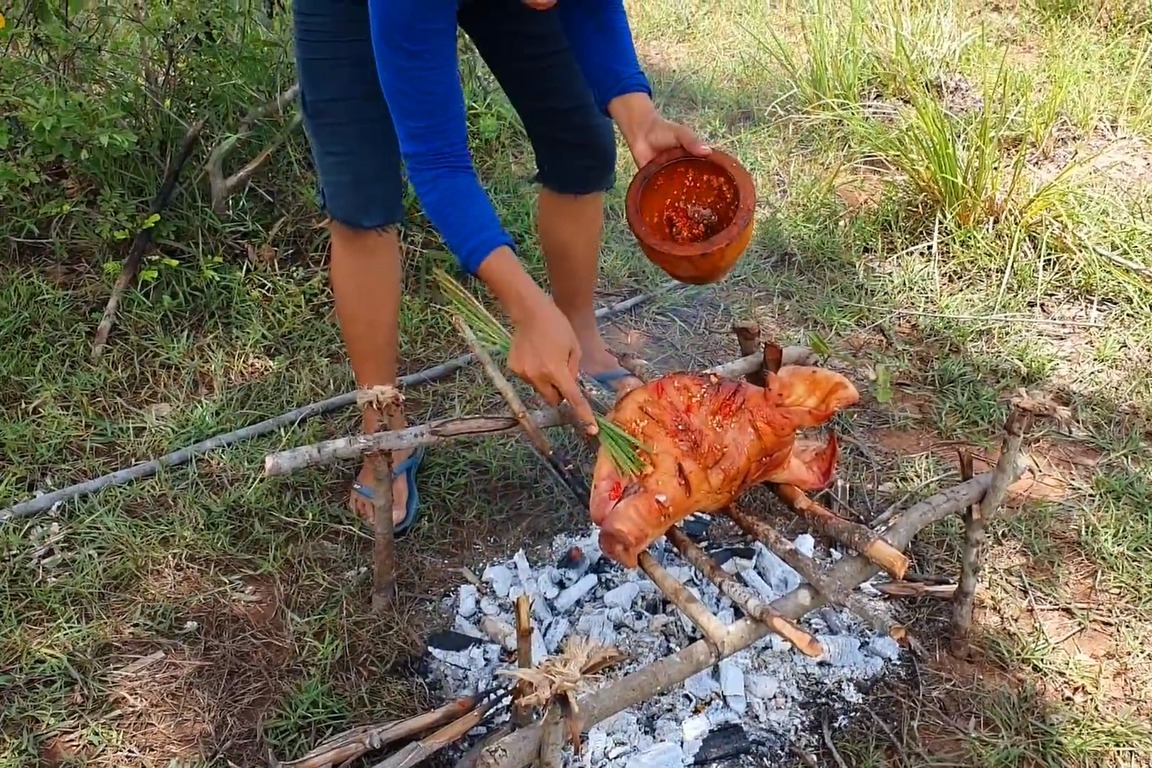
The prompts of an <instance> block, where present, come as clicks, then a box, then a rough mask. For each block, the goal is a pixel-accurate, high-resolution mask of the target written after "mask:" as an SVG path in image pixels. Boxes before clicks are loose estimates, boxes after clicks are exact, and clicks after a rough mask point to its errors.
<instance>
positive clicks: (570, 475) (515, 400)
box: [452, 315, 592, 507]
mask: <svg viewBox="0 0 1152 768" xmlns="http://www.w3.org/2000/svg"><path fill="white" fill-rule="evenodd" d="M452 322H453V323H454V324H455V325H456V329H457V330H458V331H460V334H461V335H462V336H463V337H464V341H465V342H466V343H467V344H468V348H469V349H471V350H472V354H473V355H475V356H476V359H477V360H478V361H479V362H480V365H481V367H483V368H484V372H485V373H487V374H488V378H489V379H490V380H491V381H492V385H493V386H494V387H496V391H498V392H499V393H500V395H501V396H502V397H503V398H504V402H505V403H507V404H508V408H509V410H511V411H512V415H513V416H514V417H516V422H517V423H518V424H519V425H520V428H521V429H522V430H523V431H524V435H525V437H527V438H528V441H529V442H530V443H532V445H533V447H535V448H536V450H537V451H539V452H540V455H541V456H542V457H543V458H544V461H545V463H547V465H548V468H549V469H551V470H552V473H553V474H554V475H556V477H557V479H559V480H560V482H561V483H563V484H564V487H565V488H566V489H567V490H568V492H569V493H570V494H571V495H572V496H573V497H574V498H575V500H576V504H577V505H578V506H580V507H587V505H588V497H589V495H590V494H591V493H592V491H591V489H590V488H589V487H588V484H587V483H586V482H585V481H584V477H583V475H581V474H580V473H579V472H577V471H576V465H575V464H574V463H573V462H572V460H571V459H569V458H568V457H567V456H564V455H563V454H560V453H559V452H558V451H557V450H556V449H555V448H554V447H553V445H552V441H551V440H549V439H548V436H547V435H545V434H544V430H543V429H541V428H540V426H539V425H538V424H537V423H536V422H535V421H533V420H532V418H531V416H529V413H528V408H527V407H526V406H525V405H524V401H523V400H521V399H520V395H519V394H517V393H516V388H515V387H513V386H512V382H510V381H508V379H507V378H506V377H505V376H504V374H503V373H501V372H500V368H499V367H498V366H497V365H496V361H495V360H493V359H492V356H491V355H489V354H488V351H487V350H485V349H484V347H483V346H481V344H480V340H479V339H477V338H476V334H475V333H474V332H473V331H472V329H471V328H469V327H468V323H466V322H465V321H464V319H463V318H462V317H460V316H459V315H453V316H452Z"/></svg>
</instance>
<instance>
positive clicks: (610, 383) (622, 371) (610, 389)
mask: <svg viewBox="0 0 1152 768" xmlns="http://www.w3.org/2000/svg"><path fill="white" fill-rule="evenodd" d="M629 376H632V377H635V376H636V374H634V373H632V371H629V370H628V369H627V368H613V369H611V370H608V371H601V372H600V373H589V374H588V378H590V379H592V381H594V382H596V383H597V384H599V385H600V386H601V387H603V388H604V391H605V392H607V393H608V394H610V395H612V396H615V395H616V387H615V386H614V385H615V383H616V382H617V381H619V380H620V379H626V378H628V377H629Z"/></svg>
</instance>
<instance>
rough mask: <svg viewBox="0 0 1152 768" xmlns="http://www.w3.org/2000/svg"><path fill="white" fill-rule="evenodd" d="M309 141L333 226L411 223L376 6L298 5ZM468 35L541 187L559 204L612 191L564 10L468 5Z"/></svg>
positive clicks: (479, 0) (491, 2)
mask: <svg viewBox="0 0 1152 768" xmlns="http://www.w3.org/2000/svg"><path fill="white" fill-rule="evenodd" d="M293 17H294V24H295V38H296V41H295V42H296V66H297V70H298V75H299V79H300V105H301V112H302V115H303V121H304V129H305V131H306V133H307V135H308V140H309V143H310V145H311V151H312V158H313V162H314V163H315V166H316V173H317V176H318V179H319V186H320V201H321V205H322V207H323V208H324V211H325V212H326V213H327V215H328V216H329V217H330V218H331V219H332V220H333V221H335V222H338V223H340V224H343V225H345V226H348V227H352V228H357V229H380V228H388V227H392V226H396V225H399V224H400V223H402V221H403V219H404V187H405V181H404V177H403V171H402V163H401V157H400V147H399V143H398V141H397V139H396V132H395V129H394V128H393V125H392V118H391V117H390V115H389V113H388V105H387V104H386V103H385V101H384V95H383V93H382V91H381V88H380V83H379V80H378V79H377V73H376V63H375V58H374V56H373V51H372V39H371V33H370V28H369V21H368V1H367V0H294V2H293ZM457 22H458V24H459V25H460V28H461V29H463V30H464V32H465V33H466V34H467V35H468V37H469V38H470V39H471V40H472V42H473V43H474V44H475V46H476V49H477V51H479V53H480V55H481V56H482V57H483V59H484V61H485V63H486V64H487V65H488V68H489V69H490V70H491V71H492V74H493V75H494V76H495V77H496V79H497V81H498V82H499V84H500V86H501V88H502V89H503V90H504V93H505V94H506V95H507V97H508V100H509V102H510V103H511V105H512V107H513V108H514V109H515V110H516V113H517V114H518V115H519V116H520V119H521V121H522V122H523V124H524V129H525V131H526V133H527V134H528V139H529V141H530V142H531V145H532V149H533V152H534V154H535V160H536V181H537V182H538V183H539V184H540V185H541V186H543V187H544V188H546V189H549V190H551V191H553V192H557V193H560V194H570V195H585V194H591V193H594V192H603V191H607V190H609V189H611V188H612V185H613V183H614V179H615V168H616V137H615V132H614V129H613V126H612V121H611V120H610V119H609V118H608V117H607V116H606V115H605V114H604V113H603V112H602V111H601V110H600V109H599V108H598V107H597V105H596V102H595V99H594V97H593V94H592V90H591V88H590V87H589V86H588V84H587V82H586V81H585V79H584V75H583V74H582V72H581V71H580V68H579V66H578V64H577V61H576V58H575V56H574V55H573V53H572V52H571V49H570V48H569V46H568V43H567V38H566V37H565V34H564V30H563V28H562V27H561V24H560V19H559V17H558V14H557V12H556V8H555V6H553V8H551V9H549V10H546V11H538V10H533V9H531V8H528V7H526V6H525V5H524V4H523V3H522V2H521V1H520V0H464V2H463V3H462V4H461V6H460V9H459V11H458V13H457Z"/></svg>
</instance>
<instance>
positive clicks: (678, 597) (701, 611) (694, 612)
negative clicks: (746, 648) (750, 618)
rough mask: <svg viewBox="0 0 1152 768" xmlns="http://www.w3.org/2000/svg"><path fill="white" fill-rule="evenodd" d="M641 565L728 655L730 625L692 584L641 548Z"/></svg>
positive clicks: (660, 587)
mask: <svg viewBox="0 0 1152 768" xmlns="http://www.w3.org/2000/svg"><path fill="white" fill-rule="evenodd" d="M638 562H639V565H640V569H641V570H642V571H644V573H645V574H646V575H647V576H648V578H650V579H651V580H652V582H653V583H654V584H655V585H656V586H657V587H658V588H659V589H660V591H661V592H663V593H664V596H665V597H667V598H668V600H669V601H671V603H672V604H673V605H675V606H676V607H677V608H679V609H680V611H681V612H682V613H683V614H684V615H685V616H687V617H688V620H689V621H691V622H692V623H693V624H695V625H696V628H697V629H699V630H700V634H702V635H704V639H705V640H706V641H707V642H708V643H710V644H711V645H712V646H714V647H715V648H716V653H717V654H720V655H727V653H728V651H727V648H728V627H726V626H724V624H723V623H722V622H721V621H720V619H718V618H716V616H715V614H713V613H712V612H711V611H709V610H708V607H707V606H705V605H704V603H702V602H700V599H699V598H697V597H696V595H694V594H692V593H691V592H689V591H688V588H687V587H686V586H684V585H683V584H681V583H680V582H678V581H676V579H675V578H673V576H672V574H670V573H668V571H666V570H664V566H662V565H660V563H658V562H656V559H655V558H654V557H652V554H651V553H650V552H647V551H644V552H641V553H640V555H639V558H638Z"/></svg>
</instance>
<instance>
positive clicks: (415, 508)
mask: <svg viewBox="0 0 1152 768" xmlns="http://www.w3.org/2000/svg"><path fill="white" fill-rule="evenodd" d="M422 461H424V446H420V447H419V448H417V449H416V450H415V451H413V452H412V455H411V456H409V457H408V458H407V459H405V460H404V461H402V462H400V463H399V464H398V465H396V466H395V467H394V468H393V469H392V479H393V480H396V479H397V478H398V477H400V475H404V477H405V478H406V479H407V480H408V503H407V504H406V505H405V508H404V519H403V520H401V521H400V522H399V523H398V524H397V525H395V526H393V528H392V535H393V536H394V537H396V538H399V537H401V536H403V535H404V534H406V533H407V532H408V531H410V530H412V526H414V525H416V523H417V522H418V521H419V520H420V491H419V490H418V489H417V487H416V472H417V470H419V469H420V463H421V462H422ZM352 490H353V491H354V492H355V493H358V494H360V495H361V496H363V497H364V498H366V499H368V500H369V501H372V497H373V492H372V489H371V488H369V487H368V486H366V485H364V484H363V483H361V482H360V481H356V482H354V483H352Z"/></svg>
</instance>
